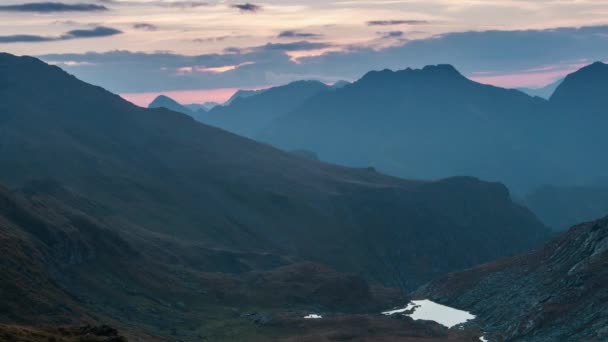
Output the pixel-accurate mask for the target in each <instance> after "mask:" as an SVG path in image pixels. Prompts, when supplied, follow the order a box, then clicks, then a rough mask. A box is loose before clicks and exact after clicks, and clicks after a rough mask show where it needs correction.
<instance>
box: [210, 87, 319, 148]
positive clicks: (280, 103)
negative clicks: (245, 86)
mask: <svg viewBox="0 0 608 342" xmlns="http://www.w3.org/2000/svg"><path fill="white" fill-rule="evenodd" d="M330 89H331V87H329V86H327V85H325V84H324V83H321V82H318V81H299V82H293V83H290V84H288V85H285V86H282V87H276V88H271V89H267V90H264V91H251V92H243V93H241V94H240V95H239V94H235V96H234V97H233V99H231V100H229V101H228V103H227V106H219V107H215V108H213V109H212V110H211V111H210V112H209V113H207V114H204V115H201V116H199V118H198V119H200V120H201V121H202V122H204V123H207V124H209V125H212V126H216V127H220V128H223V129H225V130H228V131H231V132H234V133H236V134H239V135H242V136H246V137H249V138H253V137H254V136H255V134H256V133H257V132H259V131H260V130H261V129H263V128H264V127H266V126H268V125H269V124H270V123H271V122H272V121H273V120H275V119H277V118H279V117H281V116H282V115H284V114H286V113H288V112H290V111H292V110H293V109H295V108H297V107H298V106H299V105H301V104H302V103H304V102H305V101H306V100H308V99H309V98H311V97H313V96H314V95H316V94H318V93H320V92H324V91H329V90H330Z"/></svg>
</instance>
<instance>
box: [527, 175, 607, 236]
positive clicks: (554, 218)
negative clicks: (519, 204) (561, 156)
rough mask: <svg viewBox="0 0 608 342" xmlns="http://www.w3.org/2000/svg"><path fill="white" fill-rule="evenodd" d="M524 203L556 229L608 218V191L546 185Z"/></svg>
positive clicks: (529, 196)
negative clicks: (604, 217)
mask: <svg viewBox="0 0 608 342" xmlns="http://www.w3.org/2000/svg"><path fill="white" fill-rule="evenodd" d="M524 204H525V205H526V206H527V207H528V208H530V209H531V210H532V211H533V212H534V213H536V215H538V217H539V218H540V219H541V220H542V221H543V222H545V223H546V224H547V225H549V227H551V228H553V229H554V230H559V231H562V230H566V229H568V228H569V227H572V226H573V225H575V224H577V223H579V222H586V221H590V220H593V219H595V218H598V217H603V216H606V215H608V188H607V187H591V186H571V187H558V186H543V187H540V188H538V189H536V190H534V191H532V192H531V193H529V194H528V195H526V197H525V199H524Z"/></svg>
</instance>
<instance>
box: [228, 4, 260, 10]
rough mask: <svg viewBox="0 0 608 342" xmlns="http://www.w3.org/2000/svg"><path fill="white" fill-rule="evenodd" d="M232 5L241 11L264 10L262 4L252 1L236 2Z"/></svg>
mask: <svg viewBox="0 0 608 342" xmlns="http://www.w3.org/2000/svg"><path fill="white" fill-rule="evenodd" d="M230 7H232V8H237V9H239V10H240V11H241V12H258V11H261V10H262V6H259V5H255V4H251V3H245V4H235V5H232V6H230Z"/></svg>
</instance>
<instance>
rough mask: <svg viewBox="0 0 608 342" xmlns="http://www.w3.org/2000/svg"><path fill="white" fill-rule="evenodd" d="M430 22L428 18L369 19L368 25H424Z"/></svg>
mask: <svg viewBox="0 0 608 342" xmlns="http://www.w3.org/2000/svg"><path fill="white" fill-rule="evenodd" d="M428 23H429V22H428V21H426V20H372V21H368V22H367V25H368V26H395V25H424V24H428Z"/></svg>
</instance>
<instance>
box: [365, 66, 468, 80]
mask: <svg viewBox="0 0 608 342" xmlns="http://www.w3.org/2000/svg"><path fill="white" fill-rule="evenodd" d="M434 78H441V80H442V81H449V80H460V79H465V77H464V76H462V74H461V73H460V72H459V71H458V70H456V68H454V66H452V65H450V64H438V65H427V66H425V67H424V68H422V69H412V68H407V69H403V70H398V71H393V70H390V69H384V70H381V71H370V72H368V73H367V74H365V75H364V76H363V77H362V78H361V79H360V80H359V81H374V82H390V81H393V82H402V81H404V80H416V81H421V80H426V79H434Z"/></svg>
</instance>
